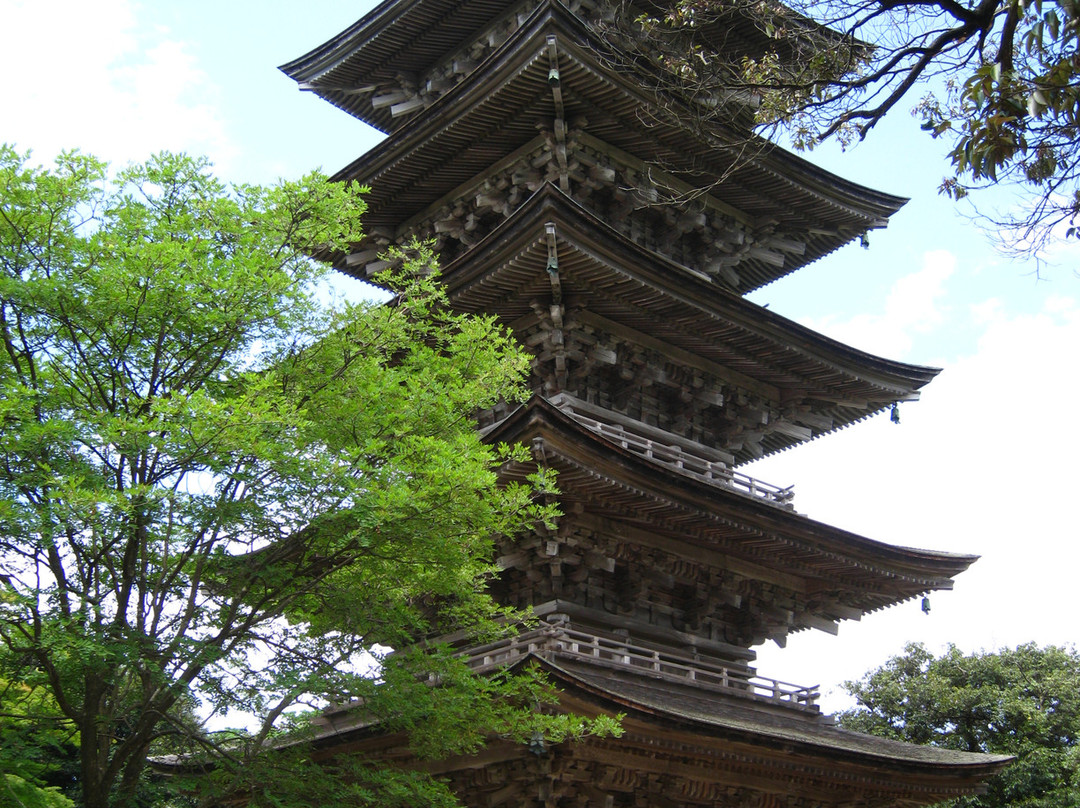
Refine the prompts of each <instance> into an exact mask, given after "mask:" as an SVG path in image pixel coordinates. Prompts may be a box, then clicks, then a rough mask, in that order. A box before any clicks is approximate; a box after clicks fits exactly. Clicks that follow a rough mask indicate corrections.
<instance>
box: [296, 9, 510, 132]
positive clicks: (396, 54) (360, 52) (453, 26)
mask: <svg viewBox="0 0 1080 808" xmlns="http://www.w3.org/2000/svg"><path fill="white" fill-rule="evenodd" d="M508 5H509V4H508V3H507V2H506V0H465V1H464V2H462V1H461V0H457V1H456V2H455V0H442V2H432V0H385V2H383V3H380V4H379V5H377V6H376V7H375V8H373V9H372V10H371V11H369V12H368V13H367V14H365V15H364V16H363V17H361V18H360V19H359V20H357V21H356V22H355V23H353V24H352V25H350V26H349V27H348V28H346V29H345V30H344V31H342V32H341V33H339V34H338V35H337V36H335V37H333V38H332V39H329V40H327V41H326V42H324V43H323V44H322V45H319V46H317V47H315V48H313V49H312V50H310V51H308V52H307V53H306V54H304V55H303V56H299V57H297V58H296V59H293V60H292V61H290V62H286V63H285V64H283V65H280V66H279V67H278V69H279V70H280V71H281V72H283V73H284V74H285V75H287V76H288V77H289V78H291V79H292V80H293V81H295V82H297V83H298V84H300V85H301V87H303V88H304V89H308V90H311V91H313V92H315V93H317V94H318V95H319V96H320V97H322V98H324V99H326V100H327V101H329V102H330V103H332V104H333V105H334V106H336V107H338V108H340V109H342V110H344V111H345V112H347V113H349V114H350V115H353V116H354V117H357V118H359V119H360V120H362V121H364V122H365V123H368V124H369V125H371V126H374V127H375V128H376V129H380V130H382V131H383V132H388V131H390V128H391V127H390V126H389V123H390V118H389V112H386V113H385V114H384V115H381V116H380V115H376V116H373V115H371V112H372V110H371V107H370V104H369V101H368V98H367V97H366V96H364V95H363V94H360V93H357V92H356V87H357V86H363V85H369V84H374V83H378V82H380V81H384V82H389V81H393V80H395V78H396V77H397V76H398V75H399V74H405V75H410V74H412V75H416V74H419V73H422V72H424V71H425V70H427V69H428V68H429V67H430V66H431V65H432V63H434V62H435V61H436V60H437V59H439V58H440V57H443V56H445V55H446V54H447V53H449V52H452V51H453V50H454V48H455V47H457V46H458V45H459V44H461V43H462V42H463V41H464V40H466V39H467V38H468V37H470V36H472V35H474V34H475V33H476V32H477V31H478V29H480V28H482V27H483V26H484V25H485V24H487V22H489V21H490V20H492V19H493V18H495V17H497V16H498V15H500V14H503V13H505V12H506V10H507V7H508Z"/></svg>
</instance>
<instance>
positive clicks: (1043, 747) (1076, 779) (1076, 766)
mask: <svg viewBox="0 0 1080 808" xmlns="http://www.w3.org/2000/svg"><path fill="white" fill-rule="evenodd" d="M845 687H846V689H847V691H848V692H849V693H850V694H851V695H852V696H854V697H855V699H856V701H857V705H858V706H857V707H856V708H854V709H853V710H849V711H846V712H844V713H841V714H840V715H839V716H838V718H839V721H840V724H841V725H842V726H843V727H845V728H848V729H853V730H857V731H860V732H868V733H871V734H874V735H880V736H884V737H887V738H893V739H896V740H903V741H910V742H912V743H920V744H932V745H934V746H941V747H945V748H949V749H957V750H963V751H966V752H987V753H996V754H1007V755H1015V756H1016V762H1015V763H1012V764H1011V765H1010V766H1009V767H1007V768H1006V769H1005V771H1004V772H1003V773H1002V774H1000V775H998V776H997V777H995V778H994V779H993V780H991V781H990V782H989V783H988V789H987V792H986V793H985V794H982V795H978V796H970V797H963V798H960V799H959V800H957V801H956V802H958V803H961V804H963V805H965V806H972V808H975V807H976V806H977V808H1006V806H1010V807H1011V808H1016V806H1025V808H1075V806H1076V805H1078V804H1080V654H1078V653H1077V652H1076V651H1075V650H1074V649H1069V648H1058V647H1054V646H1049V647H1046V648H1040V647H1037V646H1036V645H1034V644H1028V645H1021V646H1018V647H1016V648H1011V649H1010V648H1006V649H1002V650H1000V651H997V652H994V653H973V654H964V653H963V652H961V651H960V650H959V649H958V648H956V647H953V646H950V647H949V648H948V649H947V650H946V651H945V652H944V653H943V654H942V655H941V656H940V657H935V656H934V655H933V654H931V653H930V652H929V651H927V650H926V648H924V647H923V646H921V645H918V644H912V645H909V646H907V648H906V649H905V652H904V653H903V654H902V655H900V656H896V657H893V658H892V659H890V660H889V661H887V662H886V663H885V664H884V665H882V666H881V667H880V668H878V669H877V670H875V671H872V672H870V673H868V674H867V675H866V676H865V677H864V678H863V679H861V680H859V681H855V682H848V683H846V685H845Z"/></svg>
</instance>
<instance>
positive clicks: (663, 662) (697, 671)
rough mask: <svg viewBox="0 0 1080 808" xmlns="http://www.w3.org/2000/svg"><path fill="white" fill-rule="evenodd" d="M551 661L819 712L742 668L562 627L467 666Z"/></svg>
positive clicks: (804, 697) (478, 654) (791, 688)
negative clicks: (577, 663) (529, 658)
mask: <svg viewBox="0 0 1080 808" xmlns="http://www.w3.org/2000/svg"><path fill="white" fill-rule="evenodd" d="M530 653H532V654H536V655H538V656H541V657H544V658H546V659H551V660H552V661H554V660H556V659H560V658H562V659H570V660H577V661H583V662H588V663H589V664H591V665H597V666H599V667H604V668H609V669H618V670H624V671H626V670H629V671H632V672H634V673H639V674H642V675H645V676H649V677H652V678H655V679H664V680H667V681H672V682H679V683H682V684H692V685H694V686H695V687H697V688H701V689H704V690H710V691H714V692H722V693H726V694H729V695H734V696H737V697H742V698H748V699H753V700H758V701H761V700H764V701H767V702H770V703H773V704H780V705H783V706H786V707H794V708H797V709H800V710H804V711H807V712H814V713H817V712H819V710H820V708H819V707H818V705H817V699H818V697H819V695H820V693H819V691H818V689H817V687H800V686H799V685H793V684H790V683H788V682H782V681H780V680H778V679H769V678H767V677H764V676H757V675H756V674H753V673H751V672H750V671H749V670H748V669H746V668H740V667H738V666H731V667H729V666H726V665H723V664H718V663H714V662H706V661H703V660H697V659H693V658H691V657H688V656H682V655H679V654H675V653H671V652H667V651H657V650H654V649H649V648H645V647H642V646H638V645H634V644H633V643H632V642H629V641H621V640H617V639H611V638H607V637H598V636H596V635H594V634H588V633H585V632H581V631H577V630H574V629H570V628H566V627H563V626H547V627H544V628H540V629H536V630H533V631H528V632H525V633H523V634H519V635H517V636H515V637H512V638H510V639H507V640H502V641H499V642H496V643H491V644H489V645H486V646H480V647H478V648H472V649H470V650H469V652H468V657H467V659H466V661H467V664H468V665H469V667H470V668H472V669H473V670H475V671H477V672H480V671H484V670H488V669H490V668H494V667H500V666H504V665H510V664H513V663H514V662H515V661H517V660H518V659H521V658H522V657H524V656H526V655H527V654H530Z"/></svg>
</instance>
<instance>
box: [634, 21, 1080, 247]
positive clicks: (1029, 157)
mask: <svg viewBox="0 0 1080 808" xmlns="http://www.w3.org/2000/svg"><path fill="white" fill-rule="evenodd" d="M660 8H661V9H663V11H661V12H660V13H655V14H649V15H645V16H643V17H641V18H640V19H639V20H638V21H637V24H638V25H639V26H640V30H641V31H642V32H643V33H644V34H645V35H646V37H647V38H648V40H649V45H648V47H647V48H643V52H647V53H648V54H649V57H648V58H650V59H651V60H652V61H653V62H654V63H656V64H657V65H658V66H659V67H661V68H662V70H661V73H662V74H663V75H665V76H667V77H668V81H667V82H665V84H666V86H667V88H668V89H673V90H675V91H677V92H680V93H683V94H686V93H689V94H690V96H691V98H692V99H693V100H694V102H695V103H694V108H696V109H699V110H711V114H712V115H713V116H714V117H717V118H719V117H722V118H723V119H725V120H731V119H732V117H733V116H732V110H733V104H735V105H738V106H743V107H749V108H750V109H751V112H752V115H753V116H754V118H753V119H754V121H755V122H756V123H757V124H758V125H759V126H761V127H772V126H775V125H783V126H786V127H787V129H788V133H789V135H790V137H791V139H792V141H793V142H794V144H795V145H796V146H797V147H800V148H809V147H812V146H813V145H814V144H815V143H817V142H819V141H821V140H823V139H825V138H828V137H833V136H835V137H839V138H840V139H841V140H842V141H843V142H845V143H847V142H850V141H852V140H853V139H861V138H863V137H864V136H866V135H867V133H868V132H869V131H870V130H871V129H872V128H873V127H874V126H875V125H876V124H877V123H878V122H879V121H881V120H882V118H884V117H885V116H886V115H887V114H889V113H890V112H892V111H893V110H894V109H897V108H898V107H906V108H907V109H909V110H914V112H915V113H916V114H918V115H919V116H920V117H921V118H922V122H923V129H925V130H927V131H928V132H929V133H930V135H931V136H933V137H940V138H946V139H948V141H949V143H950V151H949V158H950V160H951V163H952V173H951V175H950V176H947V177H946V178H945V180H944V181H943V183H942V186H941V190H942V192H944V193H947V194H948V195H950V196H952V197H954V198H960V197H964V196H966V195H967V194H968V193H969V192H971V191H973V190H976V189H978V188H983V187H986V186H990V185H997V184H1002V183H1005V184H1010V185H1012V186H1014V187H1015V188H1016V189H1018V190H1019V191H1020V192H1021V193H1020V194H1019V199H1018V203H1017V206H1016V207H1015V209H1014V210H1013V211H1011V212H1009V213H1007V214H1005V215H1003V216H1001V217H999V218H997V219H995V222H994V223H995V224H999V225H1002V226H1004V227H1006V228H1007V229H1008V234H1009V238H1010V242H1009V243H1010V244H1011V246H1013V247H1017V248H1020V249H1021V250H1025V251H1029V252H1031V251H1035V250H1037V249H1038V248H1039V247H1040V246H1041V245H1043V244H1044V243H1045V241H1046V240H1047V239H1049V238H1051V237H1054V236H1059V235H1066V236H1068V237H1076V236H1077V235H1078V234H1080V230H1078V229H1077V226H1076V218H1077V215H1078V214H1080V61H1078V52H1080V50H1078V45H1080V40H1078V28H1080V7H1078V6H1077V5H1076V4H1075V3H1074V2H1072V0H959V1H958V0H874V2H864V1H863V0H793V1H792V2H785V3H780V2H776V0H675V2H673V3H666V4H661V6H660ZM739 26H743V27H744V28H745V27H746V26H751V27H753V28H755V29H756V30H757V35H756V37H749V38H747V37H745V36H728V35H727V34H726V33H724V32H726V31H728V30H732V31H734V30H737V29H738V28H739ZM718 91H723V92H722V93H719V92H718ZM720 98H722V99H726V100H727V101H728V102H731V103H718V99H720Z"/></svg>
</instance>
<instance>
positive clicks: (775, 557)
mask: <svg viewBox="0 0 1080 808" xmlns="http://www.w3.org/2000/svg"><path fill="white" fill-rule="evenodd" d="M485 439H486V440H489V441H491V442H506V443H524V444H526V445H532V446H534V449H535V450H536V451H537V452H538V453H539V460H540V462H543V463H545V464H546V465H549V466H551V467H553V468H555V469H556V470H558V472H559V474H560V480H561V481H562V482H561V485H562V488H563V491H564V496H565V497H585V498H590V499H591V500H592V503H591V506H590V507H591V508H592V509H593V510H596V509H600V510H605V509H606V510H607V511H608V513H609V515H611V516H613V517H614V518H619V519H622V520H624V521H626V520H629V519H635V520H638V521H640V522H642V524H643V525H648V529H649V530H654V531H661V532H664V533H665V534H666V535H669V536H671V537H673V538H674V539H676V540H678V541H685V542H688V543H691V544H695V545H697V546H699V547H703V548H706V549H709V550H712V551H715V552H717V553H720V554H722V555H725V556H730V557H732V558H737V559H740V560H741V561H744V562H746V563H748V564H753V565H761V566H762V568H765V567H768V568H770V569H772V570H776V571H779V572H780V573H781V574H783V575H785V576H789V577H790V583H791V585H792V586H793V587H794V588H796V590H798V589H799V588H801V589H802V591H803V592H804V593H811V594H812V593H825V592H829V593H832V594H831V595H830V597H837V596H838V593H840V594H842V596H843V597H842V599H843V602H844V603H846V604H847V605H848V606H851V607H856V608H859V609H861V610H862V611H863V612H864V613H866V612H871V611H876V610H877V609H881V608H885V607H886V606H890V605H894V604H897V603H901V602H903V601H905V600H909V599H911V598H913V597H918V596H920V595H922V594H924V593H926V592H929V591H931V590H937V589H951V588H952V579H953V577H955V576H956V575H958V574H959V573H961V572H963V571H964V570H966V569H967V568H968V567H969V566H970V565H971V564H972V563H974V562H975V561H976V560H977V559H978V556H976V555H968V554H956V553H943V552H937V551H932V550H920V549H916V548H909V547H900V546H896V545H891V544H887V543H885V542H880V541H876V540H873V539H868V538H866V537H864V536H860V535H858V534H855V533H851V532H848V531H846V530H842V529H840V528H836V527H832V526H830V525H826V524H824V523H822V522H817V521H815V520H813V519H810V518H808V517H806V516H802V515H800V514H797V513H795V512H793V511H790V510H787V509H785V508H782V507H778V506H776V505H774V504H771V503H768V502H765V501H763V500H761V499H759V498H756V497H752V496H749V495H747V494H744V493H742V492H740V491H738V490H735V489H733V488H727V487H724V486H718V485H710V484H708V483H705V482H702V481H699V480H696V479H694V478H692V477H689V476H686V475H684V474H680V473H679V472H677V471H675V470H673V469H671V468H668V467H666V466H664V465H662V464H660V463H657V462H654V461H651V460H648V459H646V458H644V457H642V456H641V455H638V454H636V453H634V452H631V451H629V450H627V449H624V448H622V447H621V446H619V445H617V444H615V443H614V442H612V441H609V440H606V439H605V438H603V437H601V436H600V435H598V434H597V433H595V432H592V431H590V430H588V429H586V428H585V427H583V426H582V425H580V424H579V423H577V422H576V421H575V420H574V419H573V418H571V417H570V416H568V415H566V414H565V413H563V412H561V411H560V410H558V409H557V408H556V407H554V406H553V405H551V404H550V403H548V402H547V401H545V400H544V399H542V398H540V397H538V396H534V397H533V398H532V399H531V400H530V401H529V402H528V404H526V405H524V406H522V407H521V408H519V409H518V410H516V411H515V412H514V413H512V414H511V415H510V416H509V417H507V418H506V419H504V421H503V422H502V423H500V424H498V425H497V426H496V427H495V428H494V429H492V430H491V431H490V432H489V433H487V435H486V436H485ZM537 441H540V443H537ZM525 471H526V470H525V469H518V470H516V471H515V470H508V473H511V472H512V475H516V474H519V473H525ZM799 581H801V582H802V583H799ZM829 610H830V607H829V606H828V605H825V606H823V607H822V612H821V613H822V615H824V616H827V617H828V618H829V619H834V620H835V619H843V617H844V616H843V615H838V614H833V613H830V611H829ZM809 626H810V624H809V623H807V624H806V625H801V624H799V623H796V624H795V625H793V626H792V628H791V630H793V631H794V630H800V629H802V628H806V627H809Z"/></svg>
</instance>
